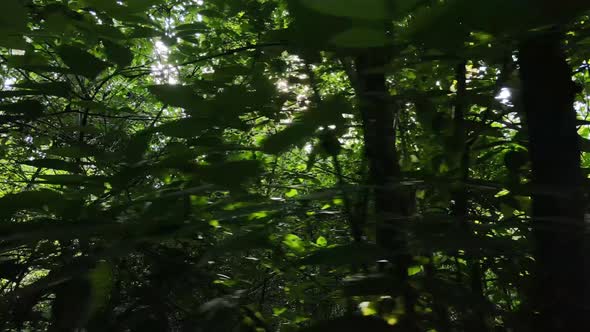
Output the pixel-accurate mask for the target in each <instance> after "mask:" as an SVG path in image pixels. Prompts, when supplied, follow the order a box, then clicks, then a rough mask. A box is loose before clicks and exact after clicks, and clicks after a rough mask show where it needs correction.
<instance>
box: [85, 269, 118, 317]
mask: <svg viewBox="0 0 590 332" xmlns="http://www.w3.org/2000/svg"><path fill="white" fill-rule="evenodd" d="M88 280H89V281H90V287H91V296H90V315H93V314H95V313H96V312H98V311H99V310H100V309H102V308H103V307H104V306H105V305H106V304H107V303H108V300H109V298H110V296H111V290H112V288H113V281H114V278H113V267H112V266H111V264H109V263H107V262H104V261H102V262H99V263H98V264H97V265H96V267H95V268H93V269H91V270H90V271H89V272H88Z"/></svg>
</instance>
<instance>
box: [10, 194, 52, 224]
mask: <svg viewBox="0 0 590 332" xmlns="http://www.w3.org/2000/svg"><path fill="white" fill-rule="evenodd" d="M60 202H63V198H62V196H61V194H59V193H58V192H56V191H53V190H49V189H41V190H37V191H23V192H20V193H16V194H8V195H5V196H3V197H2V198H0V218H1V219H8V218H10V217H12V215H13V214H14V213H16V212H18V211H22V210H29V209H31V210H43V209H44V208H46V207H52V206H55V204H59V203H60Z"/></svg>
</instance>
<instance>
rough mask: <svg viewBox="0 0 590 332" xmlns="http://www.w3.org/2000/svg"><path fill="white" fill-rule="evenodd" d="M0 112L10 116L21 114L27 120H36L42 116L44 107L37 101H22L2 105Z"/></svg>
mask: <svg viewBox="0 0 590 332" xmlns="http://www.w3.org/2000/svg"><path fill="white" fill-rule="evenodd" d="M0 110H3V111H5V112H9V113H11V114H21V115H23V116H25V117H27V118H36V117H38V116H40V115H41V114H43V112H44V111H45V107H43V105H42V104H41V103H40V102H39V101H37V100H23V101H19V102H16V103H13V104H2V105H0Z"/></svg>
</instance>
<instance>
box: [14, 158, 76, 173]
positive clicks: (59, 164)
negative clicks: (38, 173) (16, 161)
mask: <svg viewBox="0 0 590 332" xmlns="http://www.w3.org/2000/svg"><path fill="white" fill-rule="evenodd" d="M21 164H24V165H29V166H34V167H39V168H49V169H57V170H62V171H68V172H72V173H75V172H78V171H79V170H80V169H79V167H78V165H76V164H74V163H70V162H67V161H63V160H60V159H35V160H30V161H23V162H21Z"/></svg>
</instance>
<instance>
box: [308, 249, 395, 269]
mask: <svg viewBox="0 0 590 332" xmlns="http://www.w3.org/2000/svg"><path fill="white" fill-rule="evenodd" d="M386 254H387V253H386V251H384V250H383V249H381V248H379V247H377V246H375V245H370V244H357V243H353V244H348V245H342V246H336V247H332V248H326V249H320V250H317V251H315V252H314V253H312V254H311V255H309V256H307V257H305V258H304V259H302V260H301V264H303V265H330V266H341V265H351V264H352V265H354V264H367V263H375V262H376V261H377V260H379V259H381V258H383V257H386Z"/></svg>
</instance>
